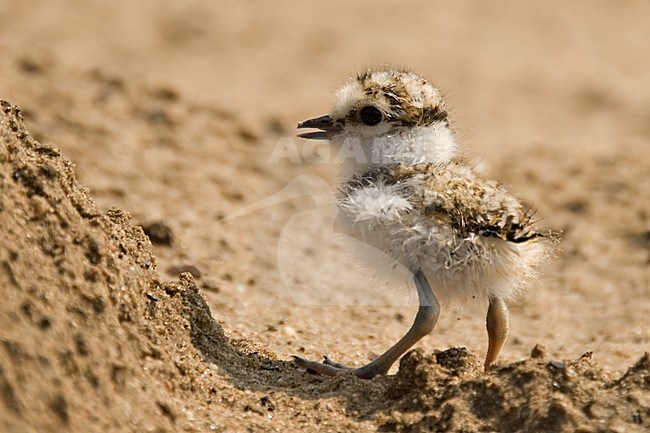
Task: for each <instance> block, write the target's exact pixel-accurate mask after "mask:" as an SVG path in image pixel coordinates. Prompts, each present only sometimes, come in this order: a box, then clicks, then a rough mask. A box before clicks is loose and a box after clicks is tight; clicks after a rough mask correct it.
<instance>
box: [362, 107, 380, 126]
mask: <svg viewBox="0 0 650 433" xmlns="http://www.w3.org/2000/svg"><path fill="white" fill-rule="evenodd" d="M359 117H360V118H361V121H362V122H363V123H365V124H366V125H368V126H375V125H376V124H378V123H379V122H381V121H382V120H383V118H384V115H383V114H381V111H379V110H378V109H377V107H373V106H372V105H368V106H367V107H363V108H362V109H361V110H359Z"/></svg>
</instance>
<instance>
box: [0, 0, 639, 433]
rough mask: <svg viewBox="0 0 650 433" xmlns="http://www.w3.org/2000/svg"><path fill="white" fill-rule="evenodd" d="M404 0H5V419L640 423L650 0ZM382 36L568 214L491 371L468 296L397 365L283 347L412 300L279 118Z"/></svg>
mask: <svg viewBox="0 0 650 433" xmlns="http://www.w3.org/2000/svg"><path fill="white" fill-rule="evenodd" d="M413 7H414V8H415V10H416V11H417V13H413V10H408V9H407V8H403V7H397V6H396V5H395V4H392V3H379V4H376V3H371V2H358V3H355V4H354V5H346V4H345V3H343V2H331V3H329V4H328V5H327V6H321V7H319V8H316V7H313V6H308V5H307V4H304V5H303V4H295V5H294V4H293V3H289V2H275V3H264V4H253V3H243V2H241V3H237V2H224V3H219V4H217V3H214V4H212V3H208V2H199V1H188V2H182V3H180V2H137V3H135V2H126V1H117V2H110V3H106V4H103V3H97V2H76V1H75V2H73V1H59V2H50V3H42V2H35V1H31V2H2V3H1V4H0V36H1V37H0V40H1V41H2V42H1V43H0V98H2V99H4V100H6V101H9V102H6V103H4V104H3V105H2V113H1V114H0V138H1V140H0V179H1V180H0V188H1V198H2V201H1V202H0V233H2V239H3V242H2V246H1V247H0V288H1V290H2V298H3V299H4V300H5V301H4V302H3V303H2V306H1V307H0V312H1V314H0V342H1V343H2V347H1V348H0V430H1V431H7V432H14V431H16V432H18V431H20V432H23V431H27V432H30V431H39V432H40V431H84V432H86V431H134V432H135V431H137V432H141V431H160V432H162V431H170V432H171V431H377V430H379V431H449V432H460V431H464V432H468V431H522V432H523V431H525V432H529V431H540V432H543V431H559V432H574V431H584V432H591V431H593V432H596V431H599V432H600V431H616V432H619V431H620V432H624V431H625V432H627V431H631V432H634V431H646V430H647V429H648V427H650V365H649V363H650V361H649V360H648V355H647V352H648V351H649V350H650V326H648V319H647V317H648V315H649V313H650V297H649V294H650V243H649V233H650V146H649V141H650V128H649V127H648V125H649V124H650V123H649V122H650V86H648V84H647V77H648V76H649V75H650V74H649V73H650V60H649V59H650V57H648V56H647V55H646V53H647V47H646V46H645V45H646V42H645V41H647V40H648V38H649V37H650V30H648V28H647V22H648V20H649V19H650V7H648V6H647V5H646V3H644V2H629V3H628V4H626V5H625V7H620V6H618V4H617V3H615V2H572V3H570V4H565V3H561V2H556V3H553V2H551V3H545V4H543V5H542V4H537V3H534V2H530V3H518V4H517V5H513V4H508V3H505V2H503V3H502V2H492V3H490V5H489V6H488V5H486V4H484V3H482V2H478V1H477V2H467V3H463V4H443V3H432V4H415V5H413ZM377 63H390V64H397V65H406V66H410V67H412V68H413V69H415V70H416V71H418V72H419V73H421V74H423V75H425V76H426V77H428V78H430V79H431V80H432V81H433V82H434V83H436V84H437V85H439V86H440V87H441V88H443V90H444V91H445V94H446V95H447V98H448V99H449V101H450V103H451V105H452V108H453V109H452V112H453V115H454V127H455V129H456V130H457V131H458V134H459V137H460V138H461V141H462V143H463V148H464V151H465V153H466V154H467V155H468V156H469V157H471V158H473V159H474V160H476V161H478V164H479V168H480V169H481V170H482V171H483V172H484V173H485V175H488V176H492V177H495V178H498V179H499V180H502V181H504V182H506V183H507V184H509V185H511V186H512V188H513V190H515V191H517V192H518V193H519V194H520V195H521V196H522V197H524V198H526V199H528V200H529V201H531V202H533V203H534V204H535V206H536V207H537V208H538V209H539V211H538V215H539V216H540V217H543V218H544V223H545V224H546V225H547V226H549V227H551V228H553V229H555V230H558V231H562V232H563V235H562V243H561V244H560V247H561V252H560V253H559V254H558V257H556V258H555V259H554V260H553V261H551V262H550V263H549V264H548V265H546V266H545V267H544V269H543V276H542V278H541V279H540V281H539V282H538V283H537V284H534V285H532V286H531V287H530V288H529V290H528V291H527V293H525V294H524V295H522V296H521V297H520V299H519V300H518V301H517V302H516V303H515V304H514V305H512V308H511V310H512V323H511V336H510V338H509V340H508V343H507V344H506V346H505V348H504V350H503V353H502V356H501V360H500V362H499V363H498V364H497V366H496V367H495V368H494V369H493V370H491V371H488V372H483V370H482V367H481V365H480V364H481V362H480V360H481V358H482V357H483V356H484V353H485V346H486V335H485V325H484V305H481V304H480V303H476V304H474V303H472V302H468V303H466V304H463V303H459V304H457V305H443V311H442V316H441V319H440V322H439V324H438V326H437V327H436V329H435V330H434V332H433V333H432V334H431V336H429V337H427V338H426V339H425V340H423V341H422V342H421V343H420V344H419V345H418V346H417V349H416V350H415V351H413V352H410V353H408V354H407V355H405V357H404V358H403V359H402V361H401V363H400V365H396V366H395V367H394V368H393V370H392V371H391V373H390V374H389V375H388V376H385V377H378V378H375V379H373V380H370V381H363V380H359V379H357V378H355V377H353V376H351V375H342V376H340V377H336V378H323V377H318V376H314V375H310V374H308V373H306V372H303V371H301V370H299V369H298V368H296V367H295V366H294V365H293V364H292V363H291V355H294V354H297V355H300V356H303V357H307V358H312V359H319V358H320V357H322V356H323V355H328V356H330V357H332V358H333V359H336V360H339V361H344V362H346V363H349V364H352V365H361V364H363V363H365V362H368V360H369V359H371V358H372V357H373V356H375V355H377V354H379V353H381V352H382V351H383V350H385V349H386V348H387V347H389V346H390V345H391V344H392V343H393V342H394V341H396V340H397V339H398V338H399V337H400V336H401V335H402V334H403V333H404V332H405V330H406V329H407V328H408V326H409V324H410V321H411V320H412V317H413V315H414V313H415V307H414V306H413V304H414V301H415V300H414V299H413V296H412V294H410V293H409V290H408V288H407V287H400V286H399V285H397V287H393V286H390V287H389V286H387V285H386V284H385V283H383V282H381V281H376V280H374V279H373V278H372V273H371V271H370V270H368V269H365V268H362V267H359V266H357V265H356V264H355V263H352V262H351V261H350V258H349V255H348V252H347V251H348V248H347V247H348V245H346V243H345V242H343V241H341V240H340V239H338V238H337V237H336V236H335V233H333V231H332V230H330V228H331V226H330V225H329V223H330V222H331V219H332V214H331V208H330V207H328V204H329V199H328V194H329V193H331V191H332V190H333V189H334V188H335V187H336V184H337V182H338V179H337V173H336V168H335V167H334V166H333V164H328V163H322V162H323V161H320V160H318V159H317V158H316V156H317V154H318V152H324V151H325V150H324V149H314V148H310V147H308V146H309V145H306V144H305V143H304V142H302V141H300V140H297V139H293V138H292V137H293V134H294V133H295V130H294V127H295V124H296V122H297V121H299V120H304V119H306V118H309V117H314V116H317V115H320V114H324V113H325V112H326V111H327V109H328V106H329V103H330V101H331V93H332V91H333V90H334V89H335V88H336V86H337V85H338V84H339V83H340V82H341V81H343V80H345V79H346V78H347V77H348V76H349V75H351V74H353V73H354V72H355V70H360V69H363V68H364V67H366V66H368V65H373V64H377ZM16 106H17V107H20V113H19V112H18V110H19V109H18V108H16ZM279 148H280V149H285V150H286V149H289V150H290V151H295V152H294V153H293V154H291V155H293V156H295V158H294V157H293V156H292V157H287V155H288V154H287V153H286V152H285V153H284V154H282V155H283V157H281V158H278V155H279V154H278V153H277V151H278V149H279ZM282 155H281V156H282ZM325 159H327V158H325ZM251 206H252V207H251ZM242 210H243V211H242ZM192 275H193V276H192Z"/></svg>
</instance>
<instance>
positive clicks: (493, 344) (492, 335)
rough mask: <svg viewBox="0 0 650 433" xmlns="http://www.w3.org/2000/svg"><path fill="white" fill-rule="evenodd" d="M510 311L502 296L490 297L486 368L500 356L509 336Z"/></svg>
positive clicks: (487, 322)
mask: <svg viewBox="0 0 650 433" xmlns="http://www.w3.org/2000/svg"><path fill="white" fill-rule="evenodd" d="M509 317H510V313H509V312H508V306H507V305H506V303H505V301H504V300H503V299H502V298H490V306H489V307H488V312H487V318H486V321H485V322H486V327H487V332H488V350H487V355H486V356H485V368H488V367H489V366H490V365H491V364H492V363H494V361H496V360H497V358H498V357H499V352H501V348H502V347H503V344H504V343H505V342H506V338H508V328H509V326H508V322H509Z"/></svg>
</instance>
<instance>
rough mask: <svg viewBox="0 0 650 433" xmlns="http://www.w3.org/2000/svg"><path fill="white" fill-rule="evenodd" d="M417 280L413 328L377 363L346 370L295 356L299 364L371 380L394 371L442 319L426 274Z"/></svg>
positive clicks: (337, 364)
mask: <svg viewBox="0 0 650 433" xmlns="http://www.w3.org/2000/svg"><path fill="white" fill-rule="evenodd" d="M413 279H414V280H415V287H416V288H417V291H418V300H419V303H420V307H419V308H418V313H417V315H416V316H415V321H414V322H413V325H412V326H411V328H410V329H409V330H408V332H407V333H406V335H404V336H403V337H402V338H401V339H400V340H399V341H398V342H397V343H395V345H394V346H393V347H391V348H390V349H388V350H387V351H386V352H384V353H383V354H382V355H381V356H379V357H378V358H377V359H375V360H374V361H372V362H370V363H369V364H366V365H364V366H363V367H359V368H351V367H346V366H345V365H343V364H339V363H337V362H333V361H331V360H329V359H328V358H325V361H324V362H323V363H320V362H315V361H307V360H305V359H302V358H299V357H297V356H294V361H295V363H296V364H297V365H298V366H300V367H302V368H304V369H306V370H309V371H313V372H315V373H318V374H324V375H328V376H333V375H335V374H337V373H339V372H341V371H353V372H354V373H355V374H356V375H357V376H359V377H361V378H363V379H370V378H373V377H375V376H376V375H378V374H386V373H387V372H388V370H390V367H391V366H392V365H393V364H394V363H395V361H397V360H398V359H399V357H400V356H402V355H403V354H404V353H405V352H406V351H407V350H409V349H410V348H411V347H412V346H413V345H414V344H415V343H417V342H418V341H420V340H421V339H422V337H424V336H425V335H427V334H428V333H430V332H431V331H432V330H433V327H434V326H435V325H436V322H437V321H438V316H439V315H440V305H439V304H438V300H437V299H436V297H435V295H434V294H433V291H432V290H431V287H430V286H429V283H428V281H427V279H426V277H425V276H424V274H423V273H422V271H418V272H416V273H415V275H414V277H413Z"/></svg>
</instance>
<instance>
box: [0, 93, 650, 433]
mask: <svg viewBox="0 0 650 433" xmlns="http://www.w3.org/2000/svg"><path fill="white" fill-rule="evenodd" d="M0 190H1V197H2V201H0V232H1V233H2V239H3V242H2V246H1V247H0V290H2V292H1V293H0V295H1V296H2V299H3V303H2V306H1V307H0V310H1V314H0V343H1V346H2V347H1V348H0V419H1V420H2V421H1V423H0V425H1V426H2V427H1V429H2V430H3V431H8V432H14V431H16V432H18V431H21V432H25V431H39V432H40V431H84V432H88V431H138V432H142V431H156V432H163V431H196V430H199V429H212V430H217V431H223V430H228V431H233V430H236V431H246V430H247V429H253V431H261V430H274V431H297V430H301V429H305V428H308V429H309V430H313V431H316V430H320V431H328V430H331V429H336V430H352V429H354V430H357V431H373V430H376V429H379V430H381V431H445V432H447V431H449V432H461V431H493V430H494V431H527V432H532V431H557V432H575V431H583V432H589V431H594V432H596V431H646V430H647V428H648V427H650V360H649V358H648V355H647V354H646V355H645V356H644V357H643V358H641V359H640V360H639V361H638V362H637V363H636V364H635V365H634V366H633V367H631V368H630V369H629V370H628V372H627V373H626V374H624V375H623V376H621V377H614V376H613V375H612V374H611V373H607V372H606V371H604V370H602V369H601V368H599V367H598V366H597V365H596V364H595V363H594V362H593V361H592V360H591V359H590V356H589V354H586V355H585V356H583V357H582V358H580V359H578V360H576V361H562V362H560V361H549V360H548V359H546V355H545V353H544V351H543V349H542V348H536V350H534V351H533V355H532V357H531V359H528V360H525V361H521V362H518V363H514V364H510V365H503V366H500V367H498V368H496V369H494V370H492V371H490V372H488V373H483V372H482V371H481V368H480V365H479V363H478V362H477V361H476V358H475V357H474V356H473V355H471V354H468V353H467V352H466V351H465V350H464V349H450V350H447V351H444V352H438V353H435V354H425V353H424V352H423V351H421V350H415V351H412V352H410V353H409V354H407V355H406V356H405V357H404V358H403V359H402V361H401V363H400V369H399V373H398V374H397V375H394V376H388V377H380V378H376V379H374V380H372V381H362V380H359V379H356V378H355V377H352V376H348V375H343V376H340V377H336V378H322V377H316V376H312V375H309V374H307V373H305V372H303V371H300V370H299V369H297V368H295V367H294V366H293V365H292V364H291V363H288V362H284V361H278V360H276V359H275V356H274V355H273V354H272V353H270V352H266V351H264V350H261V349H259V347H258V346H257V345H255V344H251V343H250V342H246V341H239V342H237V341H234V342H233V341H229V339H228V338H226V336H225V335H224V333H223V331H222V329H221V327H220V326H219V324H218V323H217V322H215V320H214V319H213V318H212V315H211V313H210V310H209V308H208V306H207V304H206V302H205V301H204V300H203V298H202V297H201V295H200V293H199V290H198V289H197V287H196V285H195V283H194V280H193V278H192V277H191V276H190V275H189V274H183V275H182V276H181V278H180V280H179V281H176V282H171V283H163V282H161V280H160V279H159V277H158V275H157V273H156V271H155V257H154V255H153V248H152V246H151V243H150V241H149V239H148V238H147V237H146V236H145V234H144V232H143V231H142V229H141V228H140V227H139V226H136V225H134V224H132V223H131V221H130V217H129V215H128V213H127V212H125V211H122V210H119V209H111V210H109V211H107V212H105V213H102V212H100V211H99V210H98V209H97V207H96V206H95V205H94V203H93V201H92V199H91V198H90V197H89V195H88V191H87V189H86V188H84V187H83V186H82V185H80V184H79V183H78V182H77V180H76V178H75V174H74V169H73V165H72V164H71V162H70V161H69V160H67V159H66V158H65V157H64V156H62V155H61V153H60V152H59V151H58V150H57V149H56V148H54V147H52V146H49V145H42V144H40V143H39V142H37V141H36V140H34V139H33V138H31V137H30V135H29V134H28V132H27V131H26V130H25V126H24V124H23V121H22V118H21V114H20V111H19V109H18V108H17V107H14V106H11V105H10V104H8V103H6V102H2V113H0Z"/></svg>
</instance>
